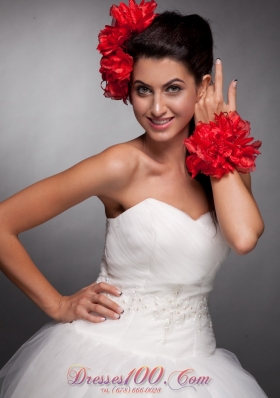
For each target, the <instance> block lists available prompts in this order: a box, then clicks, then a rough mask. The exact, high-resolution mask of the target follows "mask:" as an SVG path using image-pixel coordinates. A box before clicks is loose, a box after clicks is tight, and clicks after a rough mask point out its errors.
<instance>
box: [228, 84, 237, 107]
mask: <svg viewBox="0 0 280 398" xmlns="http://www.w3.org/2000/svg"><path fill="white" fill-rule="evenodd" d="M236 86H237V79H235V80H233V81H232V82H231V83H230V85H229V88H228V108H229V111H230V112H233V111H236Z"/></svg>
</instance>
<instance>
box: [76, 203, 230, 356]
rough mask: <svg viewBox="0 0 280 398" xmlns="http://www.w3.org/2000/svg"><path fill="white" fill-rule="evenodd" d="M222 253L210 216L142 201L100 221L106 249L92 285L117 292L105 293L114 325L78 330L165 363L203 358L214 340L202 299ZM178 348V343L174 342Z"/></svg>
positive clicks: (222, 243)
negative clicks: (114, 309) (115, 311)
mask: <svg viewBox="0 0 280 398" xmlns="http://www.w3.org/2000/svg"><path fill="white" fill-rule="evenodd" d="M229 251H230V248H229V246H228V245H227V243H226V241H225V239H224V237H223V235H222V233H221V231H220V228H219V226H217V229H216V228H215V225H214V223H213V221H212V218H211V215H210V213H209V212H208V213H205V214H203V215H202V216H201V217H199V218H198V219H197V220H194V219H192V218H191V217H190V216H189V215H188V214H186V213H185V212H183V211H181V210H179V209H177V208H175V207H173V206H171V205H169V204H167V203H165V202H162V201H159V200H156V199H153V198H148V199H145V200H143V201H142V202H140V203H138V204H137V205H135V206H133V207H132V208H130V209H128V210H126V211H125V212H124V213H122V214H121V215H119V216H118V217H116V218H114V219H107V225H106V242H105V247H104V253H103V258H102V263H101V271H100V274H99V276H98V279H97V282H100V281H106V282H108V283H110V284H112V285H114V286H116V287H119V288H120V289H121V290H122V292H123V294H122V296H120V297H116V296H112V295H109V294H106V295H107V296H108V297H110V298H111V299H112V300H113V301H115V302H117V303H119V304H120V306H121V307H122V308H124V314H123V315H122V316H121V319H120V320H119V321H118V322H115V321H111V322H114V335H113V336H112V333H111V327H112V325H111V322H110V320H107V321H108V322H107V323H106V324H99V325H94V327H93V326H92V325H85V324H84V322H83V321H78V322H76V327H77V328H79V327H82V328H83V330H84V329H85V327H86V328H87V329H88V332H89V333H93V334H94V335H96V336H97V335H99V334H100V333H101V334H102V336H101V339H102V340H103V341H105V342H107V343H111V344H114V345H118V346H121V347H123V348H125V349H131V350H132V349H133V350H136V351H141V352H142V353H143V352H146V353H149V354H161V355H165V356H167V357H174V355H176V356H178V355H179V356H180V357H182V358H183V357H186V356H196V355H206V356H207V355H211V354H212V353H213V351H214V350H215V347H216V345H215V338H214V333H213V330H212V322H211V317H210V314H209V309H208V293H209V292H210V291H211V290H212V288H213V282H214V278H215V275H216V273H217V271H218V269H219V267H220V265H221V263H222V262H223V260H224V259H225V258H226V256H227V255H228V253H229ZM179 341H181V344H178V342H179Z"/></svg>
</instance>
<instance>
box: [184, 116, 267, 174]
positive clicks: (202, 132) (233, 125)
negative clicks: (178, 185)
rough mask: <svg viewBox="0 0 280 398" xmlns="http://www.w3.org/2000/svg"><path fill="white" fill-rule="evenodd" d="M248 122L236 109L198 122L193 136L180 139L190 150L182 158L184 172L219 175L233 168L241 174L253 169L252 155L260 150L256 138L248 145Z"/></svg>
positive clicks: (253, 159) (254, 155) (251, 138)
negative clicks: (184, 161)
mask: <svg viewBox="0 0 280 398" xmlns="http://www.w3.org/2000/svg"><path fill="white" fill-rule="evenodd" d="M249 134H250V123H249V122H247V121H246V120H242V119H241V118H240V116H239V115H238V113H237V112H229V113H226V112H221V113H220V115H216V114H215V121H214V122H209V123H202V122H198V123H197V126H196V128H195V130H194V133H193V135H191V136H190V137H189V138H186V139H185V140H184V144H185V146H186V148H187V149H188V151H189V152H190V153H191V155H189V156H188V157H187V158H186V166H187V169H188V171H189V172H190V173H191V174H192V178H194V177H195V176H196V175H197V174H198V173H199V172H201V173H203V174H206V175H212V176H213V177H216V178H221V177H222V176H223V175H224V174H226V173H229V172H230V171H233V170H234V169H236V170H237V171H239V172H241V173H248V172H251V171H255V169H256V165H255V158H256V156H257V155H258V154H260V153H261V152H260V151H258V148H259V147H260V146H261V145H262V142H261V141H260V140H258V141H255V142H253V143H251V144H249V142H251V141H252V140H254V138H253V137H249Z"/></svg>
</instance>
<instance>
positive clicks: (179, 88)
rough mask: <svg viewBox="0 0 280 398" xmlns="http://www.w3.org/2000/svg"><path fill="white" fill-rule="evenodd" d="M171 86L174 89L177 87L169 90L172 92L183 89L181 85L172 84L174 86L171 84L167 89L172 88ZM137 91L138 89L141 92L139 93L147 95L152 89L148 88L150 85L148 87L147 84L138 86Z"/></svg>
mask: <svg viewBox="0 0 280 398" xmlns="http://www.w3.org/2000/svg"><path fill="white" fill-rule="evenodd" d="M170 88H172V89H174V88H175V89H176V90H171V91H169V92H171V93H178V92H179V91H181V87H179V86H176V85H172V86H169V87H167V89H166V90H167V91H168V90H169V89H170ZM143 89H144V90H146V91H145V92H141V90H143ZM136 91H137V93H138V94H139V95H146V94H147V93H148V92H150V91H151V90H150V89H149V88H148V87H146V86H138V87H137V88H136Z"/></svg>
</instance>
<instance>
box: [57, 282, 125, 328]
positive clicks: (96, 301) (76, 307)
mask: <svg viewBox="0 0 280 398" xmlns="http://www.w3.org/2000/svg"><path fill="white" fill-rule="evenodd" d="M102 292H106V293H110V294H113V295H115V296H120V295H121V294H122V293H121V292H120V291H119V290H118V289H117V288H116V287H114V286H112V285H110V284H108V283H106V282H99V283H97V282H94V283H92V284H91V285H89V286H86V287H84V288H83V289H81V290H79V291H78V292H77V293H75V294H73V295H71V296H61V300H60V303H59V308H58V309H57V311H56V313H55V315H54V316H53V318H54V319H55V320H56V321H58V322H64V323H67V322H72V321H74V320H76V319H84V320H86V321H89V322H93V323H99V322H103V321H105V320H106V318H107V317H109V318H111V319H119V318H120V314H121V313H122V312H123V309H122V308H121V307H119V306H118V304H117V303H115V302H114V301H112V300H111V299H109V298H108V297H107V296H105V295H104V294H102ZM92 312H94V313H95V314H91V313H92Z"/></svg>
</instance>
